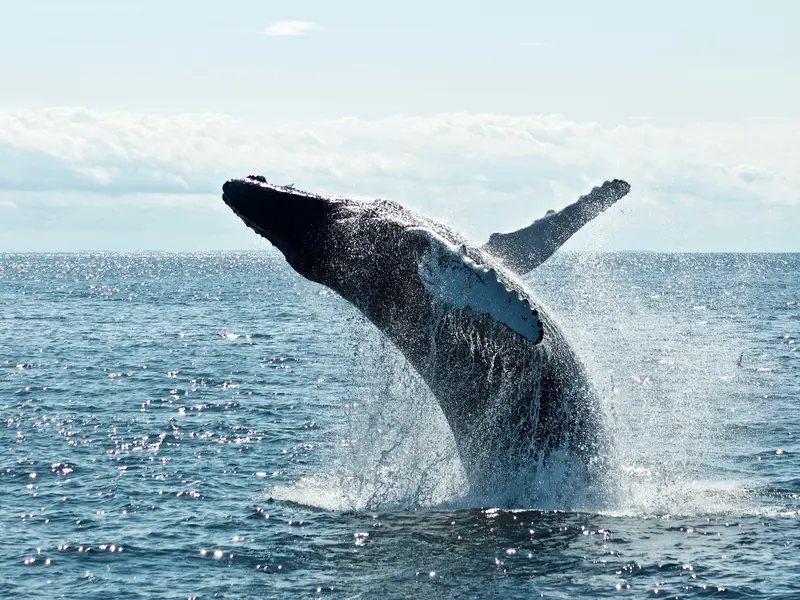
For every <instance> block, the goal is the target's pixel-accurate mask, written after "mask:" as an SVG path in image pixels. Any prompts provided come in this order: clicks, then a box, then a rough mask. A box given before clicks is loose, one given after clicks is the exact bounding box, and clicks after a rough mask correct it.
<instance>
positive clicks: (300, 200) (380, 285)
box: [222, 175, 630, 493]
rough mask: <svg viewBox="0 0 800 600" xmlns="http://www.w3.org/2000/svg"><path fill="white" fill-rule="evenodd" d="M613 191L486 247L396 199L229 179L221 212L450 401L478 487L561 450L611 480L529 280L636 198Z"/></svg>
mask: <svg viewBox="0 0 800 600" xmlns="http://www.w3.org/2000/svg"><path fill="white" fill-rule="evenodd" d="M629 190H630V186H629V185H628V184H627V183H626V182H624V181H621V180H616V179H615V180H613V181H607V182H605V183H604V184H603V185H602V186H601V187H597V188H594V189H593V190H592V191H591V193H589V194H587V195H586V196H582V197H581V198H580V199H579V200H578V201H577V202H575V203H574V204H572V205H570V206H568V207H567V208H565V209H563V210H562V211H559V212H554V211H549V212H548V213H547V215H546V216H545V217H543V218H542V219H538V220H536V221H534V222H533V224H531V225H530V226H528V227H525V228H523V229H520V230H519V231H515V232H511V233H505V234H502V233H496V234H492V236H491V237H490V238H489V241H488V242H487V243H486V244H485V245H483V246H482V247H476V246H473V245H470V244H469V243H467V241H466V240H465V239H464V238H463V237H462V236H460V235H459V234H457V233H456V232H454V231H452V230H451V229H450V228H449V227H447V226H445V225H443V224H441V223H438V222H437V221H434V220H433V219H430V218H428V217H426V216H424V215H421V214H417V213H415V212H413V211H410V210H408V209H405V208H403V207H402V206H400V205H399V204H397V203H396V202H392V201H389V200H371V201H367V200H357V199H352V198H345V197H337V196H321V195H316V194H312V193H308V192H304V191H301V190H299V189H296V188H295V187H294V186H293V185H292V186H279V185H274V184H271V183H269V182H267V180H266V178H264V177H263V176H252V175H251V176H248V177H246V178H243V179H233V180H229V181H228V182H226V183H225V184H224V185H223V196H222V197H223V200H224V202H225V203H226V204H227V205H228V206H229V207H230V208H231V209H233V211H234V212H235V213H236V214H237V215H238V216H239V217H240V218H241V219H242V220H243V221H244V223H245V224H246V225H247V226H248V227H250V228H251V229H253V230H254V231H255V232H256V233H258V234H260V235H261V236H263V237H265V238H266V239H267V240H269V241H270V242H271V243H272V244H273V245H274V246H275V247H276V248H277V249H278V250H280V251H281V252H282V253H283V255H284V256H285V258H286V260H287V261H288V263H289V265H290V266H291V267H292V268H293V269H294V270H295V271H297V272H298V273H299V274H300V275H302V276H303V277H306V278H307V279H309V280H311V281H314V282H317V283H319V284H322V285H324V286H327V287H328V288H330V289H332V290H334V291H335V292H337V293H338V294H339V295H340V296H341V297H342V298H344V299H345V300H347V301H349V302H350V303H352V304H353V305H354V306H355V307H356V308H357V309H358V310H360V311H361V312H362V313H363V314H364V316H365V317H366V318H367V319H368V320H369V321H371V322H372V323H373V324H374V325H375V326H376V327H377V328H378V329H379V330H380V331H381V332H383V334H384V335H385V336H386V337H387V338H388V339H389V340H391V342H392V343H393V344H394V345H395V346H396V347H397V348H398V349H399V350H400V351H401V352H402V354H403V355H404V356H405V358H406V359H407V360H408V362H409V363H410V364H411V365H412V367H413V368H414V369H415V370H416V371H417V372H418V373H419V375H420V376H421V377H422V379H423V380H424V381H425V383H426V384H427V386H428V387H429V388H430V390H431V392H432V393H433V395H434V396H435V398H436V400H437V401H438V403H439V406H440V407H441V409H442V412H443V413H444V415H445V417H446V419H447V422H448V424H449V426H450V428H451V429H452V432H453V436H454V439H455V442H456V446H457V449H458V453H459V457H460V460H461V463H462V466H463V468H464V471H465V473H466V475H467V478H468V481H469V483H470V486H471V488H472V489H473V490H474V491H476V492H477V493H482V492H491V491H492V489H493V486H495V485H497V484H498V482H499V479H498V478H499V477H500V476H501V474H505V476H507V474H509V473H512V474H513V473H515V472H520V471H521V470H525V471H527V472H530V471H531V470H536V469H538V468H539V466H541V465H544V464H546V463H547V461H548V457H550V456H551V455H553V453H554V452H555V451H565V452H568V453H569V454H570V455H571V456H575V457H578V458H579V461H578V462H579V464H580V465H583V467H585V469H586V472H587V475H589V476H590V477H591V476H592V474H593V473H595V472H598V471H601V470H602V469H601V465H602V463H603V460H602V452H601V441H600V438H601V436H600V433H601V420H600V415H599V407H598V401H597V397H596V395H595V393H594V391H593V388H592V385H591V382H590V381H589V378H588V377H587V375H586V373H585V371H584V367H583V365H582V364H581V362H580V361H579V359H578V358H577V356H576V355H575V353H574V351H573V350H572V348H571V346H570V344H569V343H568V341H567V339H566V337H565V336H564V334H563V332H562V331H561V328H560V327H559V325H558V323H557V322H556V321H555V320H554V319H553V317H552V316H550V315H549V314H548V312H547V310H546V309H545V307H544V306H543V305H542V304H541V302H540V301H538V300H537V298H536V297H535V296H534V295H533V293H532V292H531V291H530V290H529V289H528V288H527V287H526V286H525V285H524V283H523V282H522V280H521V277H520V276H521V275H522V274H524V273H525V272H527V271H529V270H531V269H533V268H535V267H536V266H538V265H540V264H541V263H542V262H544V261H545V260H546V259H547V258H548V257H549V256H550V255H551V254H552V253H553V252H555V250H556V249H557V248H558V247H559V246H560V245H561V244H563V243H564V242H565V241H566V240H567V239H568V238H569V237H570V236H571V235H572V234H573V233H574V232H575V231H577V230H578V229H580V227H582V226H583V225H584V224H585V223H587V222H588V221H590V220H591V219H593V218H594V217H595V216H597V215H598V214H599V213H600V212H602V211H603V210H605V208H607V207H608V206H610V205H611V204H613V203H614V202H616V201H617V200H618V199H620V198H622V197H623V196H625V195H626V194H627V193H628V191H629Z"/></svg>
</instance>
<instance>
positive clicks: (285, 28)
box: [264, 21, 317, 36]
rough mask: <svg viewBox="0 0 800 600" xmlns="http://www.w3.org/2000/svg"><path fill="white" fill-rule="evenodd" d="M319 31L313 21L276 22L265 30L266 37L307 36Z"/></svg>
mask: <svg viewBox="0 0 800 600" xmlns="http://www.w3.org/2000/svg"><path fill="white" fill-rule="evenodd" d="M315 29H317V25H316V23H313V22H311V21H274V22H273V23H270V24H269V26H267V28H266V29H265V30H264V35H269V36H273V35H282V36H287V35H305V34H307V33H309V32H310V31H314V30H315Z"/></svg>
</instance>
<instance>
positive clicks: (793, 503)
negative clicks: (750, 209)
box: [0, 252, 800, 599]
mask: <svg viewBox="0 0 800 600" xmlns="http://www.w3.org/2000/svg"><path fill="white" fill-rule="evenodd" d="M528 282H529V283H530V287H531V289H533V290H534V292H535V294H536V295H537V297H539V298H540V299H541V301H542V302H543V303H544V304H545V305H546V306H548V307H549V308H550V310H551V311H552V312H553V313H554V314H555V315H556V316H557V318H558V319H559V320H560V322H561V323H562V325H563V327H564V329H565V331H566V333H567V335H568V337H569V338H570V340H571V341H572V343H573V344H574V346H575V348H576V351H577V353H578V354H579V355H580V356H581V358H582V359H583V360H584V362H585V363H586V365H587V367H588V369H589V372H590V373H591V375H592V379H593V381H594V384H595V386H596V388H597V390H598V393H599V394H600V396H601V398H602V404H603V409H604V419H605V425H606V429H607V432H608V442H609V443H608V453H609V460H610V462H611V464H612V465H613V468H612V471H611V473H610V474H609V476H608V479H607V481H604V482H603V483H602V485H603V486H604V487H605V489H604V494H603V496H602V497H603V499H602V500H598V499H597V498H598V496H597V495H596V494H595V495H592V494H587V493H586V492H587V490H585V489H581V486H580V485H576V484H575V482H574V481H572V480H570V478H569V477H568V474H567V473H558V472H554V473H553V474H552V477H547V478H542V479H541V480H540V481H538V482H536V483H535V484H530V482H528V484H526V486H521V485H520V484H518V482H515V481H514V480H513V479H511V480H509V481H508V485H507V487H505V488H504V489H498V490H497V494H496V496H493V497H492V498H477V497H472V496H471V495H470V493H469V490H468V489H467V487H466V484H465V482H464V477H463V473H462V472H461V470H460V466H459V464H458V460H457V458H456V456H455V452H454V450H453V441H452V438H451V436H450V433H449V430H448V429H447V427H446V424H445V422H444V419H443V417H442V415H441V413H440V412H439V410H438V407H437V406H436V403H435V401H434V400H433V399H432V398H431V397H430V394H429V393H428V392H427V390H426V389H425V387H424V385H422V384H421V383H420V381H419V380H418V378H417V377H416V376H415V375H414V373H413V371H411V370H410V369H409V368H408V366H407V365H406V364H405V363H404V362H403V360H402V358H401V357H399V356H398V354H397V352H396V351H395V350H394V349H393V348H392V347H390V346H389V345H388V344H387V343H386V342H385V341H383V340H382V339H381V337H380V335H379V334H378V333H377V332H376V331H375V330H374V328H372V327H371V326H370V325H369V324H368V323H365V322H364V320H363V318H362V317H361V316H360V314H359V313H358V312H357V311H356V310H355V309H354V308H352V307H351V306H350V305H348V304H347V303H345V302H344V301H343V300H341V299H340V298H339V297H337V296H336V295H335V294H333V293H331V292H329V291H328V290H326V289H325V288H322V287H320V286H318V285H315V284H312V283H310V282H308V281H306V280H304V279H302V278H301V277H299V276H298V275H296V274H295V273H294V272H293V271H292V270H291V269H290V268H289V267H288V266H287V265H286V263H285V262H284V261H283V259H282V257H281V256H280V255H278V254H276V253H272V252H259V253H215V254H0V419H1V420H2V423H0V451H1V452H2V458H0V534H1V535H2V542H1V543H0V598H3V599H5V598H93V599H101V598H147V599H152V598H278V597H285V598H316V597H323V596H329V597H338V598H351V597H356V598H479V597H480V598H531V597H543V598H647V597H652V598H662V597H663V598H707V597H717V596H720V597H724V598H782V599H787V598H800V519H798V511H800V351H798V346H800V341H798V339H799V338H800V255H796V254H782V255H781V254H702V255H691V254H634V253H622V254H568V253H559V254H557V255H556V256H555V257H554V258H553V259H552V260H551V261H550V262H548V263H547V264H546V265H544V266H543V267H541V268H540V269H538V270H537V271H535V272H534V273H533V274H532V275H531V276H529V277H528ZM589 498H594V500H589Z"/></svg>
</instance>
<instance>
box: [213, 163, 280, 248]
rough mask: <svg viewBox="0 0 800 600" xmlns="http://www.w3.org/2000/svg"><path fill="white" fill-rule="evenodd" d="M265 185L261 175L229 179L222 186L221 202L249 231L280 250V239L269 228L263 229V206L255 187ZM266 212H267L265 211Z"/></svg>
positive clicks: (264, 179)
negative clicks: (257, 196)
mask: <svg viewBox="0 0 800 600" xmlns="http://www.w3.org/2000/svg"><path fill="white" fill-rule="evenodd" d="M261 183H264V184H266V183H267V179H266V178H265V177H263V176H261V175H249V176H247V177H246V178H245V179H230V180H228V181H226V182H225V183H224V184H223V185H222V201H223V202H225V204H227V205H228V207H229V208H230V209H231V210H232V211H233V212H234V213H235V214H236V216H237V217H239V218H240V219H241V220H242V221H244V223H245V225H247V226H248V227H249V228H250V229H252V230H253V231H255V232H256V233H257V234H259V235H260V236H262V237H264V238H266V239H267V240H268V241H269V242H270V243H271V244H272V245H273V246H275V247H276V248H278V249H281V247H280V246H281V244H280V239H279V238H278V237H277V236H275V235H273V234H272V232H271V230H270V228H268V227H265V226H264V225H265V223H264V217H265V216H267V215H265V214H264V213H265V210H264V209H265V208H266V206H265V204H266V203H264V202H262V201H261V199H260V198H256V197H255V196H256V194H255V193H254V192H255V190H254V189H253V188H255V187H256V185H258V184H261ZM267 212H268V211H267Z"/></svg>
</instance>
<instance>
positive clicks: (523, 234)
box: [483, 179, 631, 273]
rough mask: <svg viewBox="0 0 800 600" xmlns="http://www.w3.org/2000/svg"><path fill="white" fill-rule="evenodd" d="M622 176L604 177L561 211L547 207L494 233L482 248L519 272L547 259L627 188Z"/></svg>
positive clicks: (625, 193)
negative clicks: (510, 228) (522, 223)
mask: <svg viewBox="0 0 800 600" xmlns="http://www.w3.org/2000/svg"><path fill="white" fill-rule="evenodd" d="M630 190H631V186H630V185H629V184H628V183H627V182H626V181H622V180H621V179H614V180H613V181H606V182H605V183H603V185H601V186H600V187H596V188H594V189H593V190H592V191H591V192H589V193H588V194H586V195H585V196H581V197H580V198H578V200H577V201H576V202H574V203H573V204H570V205H569V206H567V207H566V208H564V209H563V210H561V211H558V212H556V211H547V214H546V215H545V216H544V217H542V218H541V219H537V220H536V221H534V222H533V223H532V224H531V225H529V226H528V227H524V228H522V229H518V230H517V231H512V232H511V233H493V234H492V235H491V236H490V237H489V241H488V242H486V244H484V246H483V249H484V250H486V251H488V252H490V253H492V254H494V255H495V256H497V257H498V258H500V259H502V260H503V262H505V263H506V264H507V265H508V266H509V267H511V268H512V269H514V270H515V271H517V272H519V273H527V272H528V271H531V270H532V269H535V268H536V267H538V266H539V265H541V264H542V263H543V262H544V261H546V260H547V259H548V258H550V256H552V254H553V253H554V252H555V251H556V250H558V249H559V248H560V247H561V246H562V245H563V244H564V242H566V241H567V240H568V239H569V238H571V237H572V236H573V234H575V233H576V232H577V231H578V230H579V229H580V228H581V227H583V226H584V225H586V223H588V222H589V221H591V220H592V219H594V218H595V217H596V216H597V215H599V214H600V213H601V212H603V211H604V210H606V209H607V208H608V207H609V206H611V205H613V204H614V203H615V202H616V201H617V200H619V199H620V198H623V197H624V196H626V195H627V194H628V192H630Z"/></svg>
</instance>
